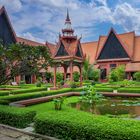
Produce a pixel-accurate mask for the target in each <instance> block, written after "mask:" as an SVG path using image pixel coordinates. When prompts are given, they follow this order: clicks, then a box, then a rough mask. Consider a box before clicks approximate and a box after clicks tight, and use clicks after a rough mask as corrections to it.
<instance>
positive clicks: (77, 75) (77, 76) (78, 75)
mask: <svg viewBox="0 0 140 140" xmlns="http://www.w3.org/2000/svg"><path fill="white" fill-rule="evenodd" d="M79 78H80V74H79V72H77V71H76V72H74V73H73V80H74V82H78V81H79Z"/></svg>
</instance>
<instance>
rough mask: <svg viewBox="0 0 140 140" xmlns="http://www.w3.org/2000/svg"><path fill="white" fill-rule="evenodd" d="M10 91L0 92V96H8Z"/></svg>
mask: <svg viewBox="0 0 140 140" xmlns="http://www.w3.org/2000/svg"><path fill="white" fill-rule="evenodd" d="M9 93H10V91H0V96H5V95H9Z"/></svg>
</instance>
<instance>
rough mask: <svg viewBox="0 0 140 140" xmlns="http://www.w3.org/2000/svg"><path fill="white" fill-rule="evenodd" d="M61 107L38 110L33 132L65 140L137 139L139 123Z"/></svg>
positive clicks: (138, 136)
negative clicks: (57, 109) (40, 111)
mask: <svg viewBox="0 0 140 140" xmlns="http://www.w3.org/2000/svg"><path fill="white" fill-rule="evenodd" d="M64 108H65V110H62V111H61V110H60V111H49V109H50V107H49V104H48V111H47V113H44V112H43V113H39V114H38V115H37V116H36V117H35V131H36V132H37V133H40V134H43V135H49V136H53V137H56V138H58V139H65V140H73V139H75V140H128V139H130V140H134V139H135V140H139V138H140V133H139V132H140V122H139V121H134V120H121V119H113V118H107V117H99V116H95V115H91V114H90V113H86V112H82V111H77V110H76V109H72V108H70V107H65V106H64Z"/></svg>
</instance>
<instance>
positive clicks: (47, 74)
mask: <svg viewBox="0 0 140 140" xmlns="http://www.w3.org/2000/svg"><path fill="white" fill-rule="evenodd" d="M45 77H46V80H47V81H48V82H50V80H51V79H52V78H53V74H52V72H46V73H45Z"/></svg>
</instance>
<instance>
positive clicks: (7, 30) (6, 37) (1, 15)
mask: <svg viewBox="0 0 140 140" xmlns="http://www.w3.org/2000/svg"><path fill="white" fill-rule="evenodd" d="M0 39H1V40H2V41H3V43H4V44H11V43H16V35H15V32H14V30H13V28H12V25H11V23H10V20H9V18H8V15H7V13H6V10H5V8H4V7H2V8H1V9H0Z"/></svg>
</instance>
